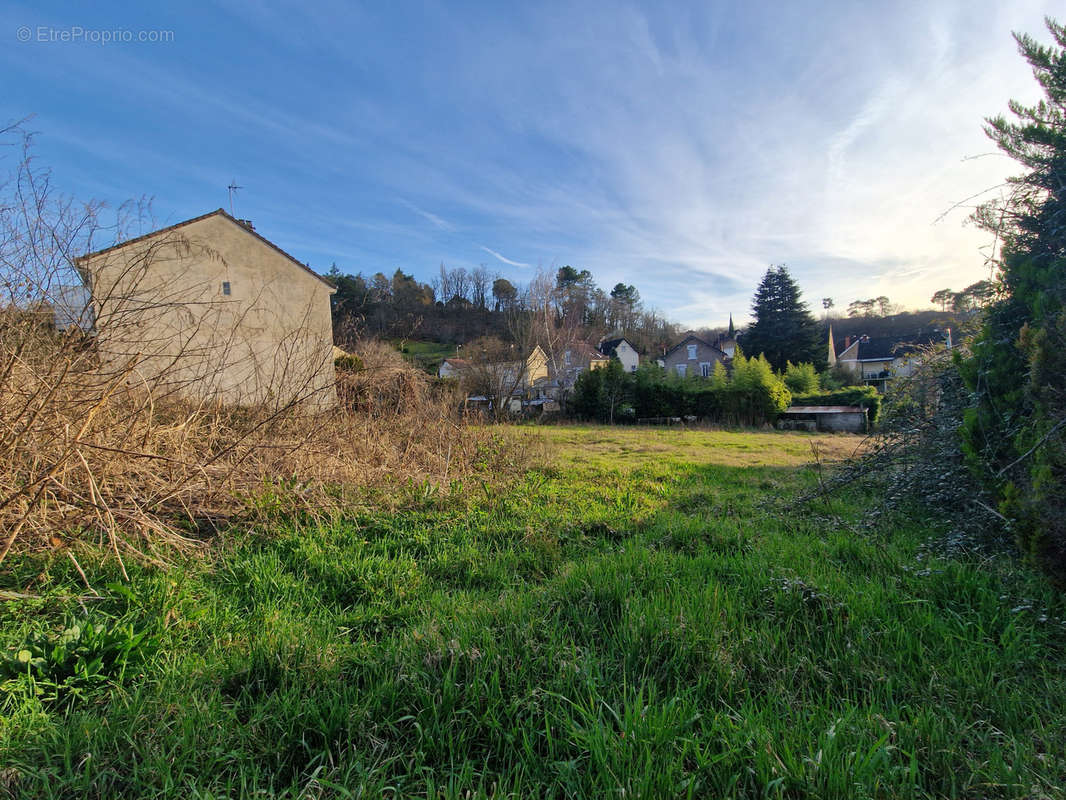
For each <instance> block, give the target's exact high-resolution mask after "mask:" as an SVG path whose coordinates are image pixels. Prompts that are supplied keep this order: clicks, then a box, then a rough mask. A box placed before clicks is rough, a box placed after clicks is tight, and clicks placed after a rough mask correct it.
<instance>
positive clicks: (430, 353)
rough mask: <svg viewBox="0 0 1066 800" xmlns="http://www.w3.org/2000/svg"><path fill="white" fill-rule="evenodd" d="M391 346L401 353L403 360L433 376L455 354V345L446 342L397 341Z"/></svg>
mask: <svg viewBox="0 0 1066 800" xmlns="http://www.w3.org/2000/svg"><path fill="white" fill-rule="evenodd" d="M393 344H394V345H395V347H396V349H397V350H399V351H400V352H401V353H403V356H404V358H406V359H407V360H408V361H410V362H411V363H412V364H414V365H416V366H418V367H420V368H422V369H424V370H426V371H427V372H431V373H433V374H434V375H436V374H437V369H438V368H439V367H440V365H441V362H442V361H444V359H446V358H449V357H451V356H454V355H455V352H456V351H455V345H454V344H449V343H448V342H415V341H410V340H408V339H398V340H396V341H395V342H393Z"/></svg>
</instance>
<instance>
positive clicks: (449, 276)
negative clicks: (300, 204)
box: [327, 264, 679, 354]
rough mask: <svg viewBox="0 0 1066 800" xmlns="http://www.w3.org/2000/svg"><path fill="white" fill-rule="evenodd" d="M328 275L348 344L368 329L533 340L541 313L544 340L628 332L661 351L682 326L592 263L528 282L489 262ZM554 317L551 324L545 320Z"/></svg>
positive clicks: (442, 337) (647, 350) (643, 346)
mask: <svg viewBox="0 0 1066 800" xmlns="http://www.w3.org/2000/svg"><path fill="white" fill-rule="evenodd" d="M327 276H328V277H329V278H330V280H332V281H333V282H334V283H335V284H336V285H337V292H336V294H335V295H334V296H333V324H334V340H335V341H336V342H337V343H338V344H339V345H341V346H342V347H343V346H345V345H349V344H352V343H354V342H355V341H357V340H359V339H361V338H366V337H379V338H386V339H392V338H411V337H417V338H421V339H429V340H433V341H439V342H451V343H455V344H466V343H468V342H473V341H475V340H479V339H484V338H490V339H497V340H500V341H502V342H505V343H507V344H509V345H510V344H516V345H517V344H525V343H526V342H525V341H524V340H525V339H527V338H528V336H527V335H526V329H528V328H529V327H530V325H532V324H533V320H534V319H536V320H537V321H538V323H539V325H538V327H539V329H540V332H541V336H540V338H538V339H537V340H536V341H535V343H536V344H540V345H542V346H547V345H550V344H551V341H549V340H551V339H559V338H561V339H562V340H564V341H567V342H569V341H584V342H595V341H598V340H599V339H601V338H604V337H607V336H624V337H625V338H627V339H628V340H629V341H630V342H631V343H632V344H633V345H634V346H635V347H636V348H637V349H638V351H640V352H641V353H644V354H657V353H661V352H662V351H663V349H665V348H666V347H669V346H670V345H671V344H673V342H674V341H675V340H676V339H677V337H678V334H679V329H678V326H677V325H676V324H674V323H672V322H670V321H669V320H667V319H666V318H665V317H664V316H662V315H661V314H660V313H658V312H657V311H655V310H654V309H650V308H646V307H645V306H644V303H643V302H642V300H641V297H640V292H639V291H638V290H637V288H636V287H635V286H633V285H630V284H624V283H617V284H615V286H614V287H613V288H612V289H611V290H610V291H606V290H604V289H602V288H600V287H599V286H597V284H596V282H595V280H594V279H593V276H592V273H591V272H589V271H588V270H587V269H581V270H579V269H576V268H574V267H571V266H569V265H567V266H564V267H561V268H559V269H558V270H556V271H555V272H554V273H548V272H543V271H542V272H539V273H538V274H537V275H535V276H534V277H533V278H532V279H531V280H530V281H529V283H527V284H524V285H523V284H516V283H513V282H512V281H511V280H509V279H508V278H506V277H503V276H501V275H500V274H498V273H494V272H491V271H490V270H489V269H487V268H486V267H485V266H484V265H482V266H480V267H478V268H476V269H472V270H467V269H465V268H463V267H458V268H453V269H450V268H448V267H446V266H445V265H444V264H441V265H440V268H439V270H438V274H437V275H436V276H435V277H434V278H433V279H432V280H431V281H430V282H428V283H423V282H420V281H418V280H416V279H415V278H414V276H412V275H409V274H407V273H405V272H403V270H400V269H397V270H396V271H395V272H394V273H393V274H392V276H391V277H390V276H387V275H386V274H385V273H383V272H377V273H374V274H373V275H370V276H365V275H363V274H362V273H357V274H355V275H351V274H347V273H344V272H342V271H341V270H340V269H339V268H338V267H337V266H336V265H335V264H334V265H333V267H332V268H331V270H330V271H329V272H328V273H327ZM549 318H550V325H546V324H544V323H545V322H547V321H548V320H549ZM549 327H550V328H552V329H553V332H551V333H549V331H548V328H549Z"/></svg>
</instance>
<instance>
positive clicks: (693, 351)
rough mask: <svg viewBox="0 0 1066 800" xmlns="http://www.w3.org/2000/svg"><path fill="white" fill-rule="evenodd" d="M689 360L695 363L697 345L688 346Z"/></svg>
mask: <svg viewBox="0 0 1066 800" xmlns="http://www.w3.org/2000/svg"><path fill="white" fill-rule="evenodd" d="M688 358H689V361H695V360H696V345H694V344H690V345H689V346H688Z"/></svg>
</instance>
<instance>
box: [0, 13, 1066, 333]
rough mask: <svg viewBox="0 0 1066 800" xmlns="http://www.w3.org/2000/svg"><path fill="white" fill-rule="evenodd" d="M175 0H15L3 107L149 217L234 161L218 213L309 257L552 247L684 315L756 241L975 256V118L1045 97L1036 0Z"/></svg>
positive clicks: (1, 16) (844, 250) (922, 276)
mask: <svg viewBox="0 0 1066 800" xmlns="http://www.w3.org/2000/svg"><path fill="white" fill-rule="evenodd" d="M195 6H196V4H191V3H182V4H173V5H172V6H171V7H169V8H167V7H165V5H164V4H154V3H143V4H138V5H136V6H130V7H127V6H126V5H125V4H120V3H109V2H100V3H94V4H93V5H92V6H83V7H75V6H74V5H72V4H70V3H67V2H63V3H40V2H34V3H32V4H30V3H24V4H19V3H17V2H16V3H8V4H6V5H5V6H4V8H3V9H0V42H3V46H2V47H0V65H2V70H3V73H2V74H3V75H4V78H5V80H4V84H5V87H4V92H3V94H2V96H0V106H2V107H0V122H10V121H14V120H17V119H22V118H24V117H26V116H29V115H33V117H32V120H31V121H30V122H29V123H28V125H29V127H30V129H32V130H35V131H38V132H39V136H38V137H37V139H36V148H35V149H36V153H37V156H38V158H39V159H40V162H41V163H43V164H46V165H48V166H50V167H51V168H52V169H53V170H54V179H55V181H56V183H57V184H58V185H60V186H61V187H62V188H64V189H65V190H66V191H68V192H70V193H71V194H73V195H75V196H76V197H78V198H79V199H90V198H95V199H99V200H104V201H107V202H108V203H110V204H112V205H118V204H119V203H121V202H123V201H124V200H127V199H129V198H136V197H142V196H149V197H151V198H153V208H154V214H155V218H156V222H158V224H159V225H163V224H170V223H173V222H178V221H180V220H183V219H187V218H190V217H193V216H197V215H199V214H202V213H205V212H207V211H210V210H212V209H215V208H219V207H228V196H227V189H226V187H227V185H228V184H230V183H231V182H233V181H234V180H235V181H236V182H237V183H238V184H239V185H241V186H243V187H244V188H243V189H241V190H239V191H238V192H237V195H236V199H235V201H234V202H235V209H234V210H235V213H236V214H237V216H239V217H245V218H250V219H252V220H253V221H254V223H255V225H256V228H257V230H258V231H260V232H261V233H262V234H263V235H264V236H266V237H267V238H269V239H271V240H272V241H274V242H276V243H277V244H278V245H279V246H281V247H283V248H284V249H286V250H287V251H289V252H291V253H292V254H293V255H295V256H296V257H297V258H299V259H301V260H303V261H307V262H309V263H310V264H311V266H312V267H314V268H316V269H318V270H319V271H321V272H325V271H327V270H328V269H329V267H330V265H331V264H333V263H336V264H337V266H338V268H340V269H341V270H342V271H344V272H352V273H354V272H359V271H362V272H364V273H373V272H377V271H383V272H386V273H389V274H391V273H392V272H393V271H394V270H395V269H397V268H400V269H403V270H404V271H405V272H409V273H413V274H414V275H415V276H416V277H417V278H419V279H420V280H424V281H428V280H429V279H430V278H431V277H432V276H433V275H434V274H435V273H436V271H437V268H438V265H439V264H440V263H441V262H444V263H445V264H447V265H448V266H450V267H460V266H463V267H467V268H470V267H474V266H477V265H478V264H482V263H484V264H486V265H487V266H489V267H490V268H492V269H495V270H498V271H499V272H500V274H502V275H504V276H506V277H508V278H510V279H511V280H512V281H515V282H524V281H527V280H529V278H530V277H532V276H533V274H535V272H536V270H537V269H538V268H544V269H556V268H558V267H560V266H562V265H564V264H571V265H573V266H574V267H577V268H578V269H588V270H590V271H591V272H592V274H593V276H594V277H595V279H596V281H597V282H598V283H599V284H600V285H601V286H603V287H606V288H607V289H609V288H610V287H611V286H613V285H614V284H615V283H617V282H619V281H623V282H625V283H632V284H635V285H636V286H637V288H638V289H639V291H640V293H641V295H642V297H643V298H644V300H645V303H646V304H647V305H649V306H654V307H656V308H658V309H659V310H661V311H662V312H663V313H665V314H666V316H667V317H669V318H671V319H673V320H676V321H679V322H681V323H684V324H686V325H691V326H698V325H718V324H723V323H724V322H725V321H726V319H727V318H728V315H729V314H730V312H732V313H734V315H735V317H736V319H737V321H738V322H741V321H742V320H743V319H744V317H745V315H746V314H747V312H748V311H749V309H750V303H751V296H752V294H753V292H754V289H755V286H756V285H757V283H758V281H759V279H760V278H761V276H762V274H763V273H764V272H765V271H766V268H767V267H768V266H769V265H770V264H777V263H784V264H787V265H788V266H789V267H790V269H791V271H792V274H793V276H794V277H795V278H796V279H797V281H798V282H799V284H800V286H801V287H802V288H803V290H804V293H805V298H806V299H807V300H808V302H809V303H810V304H811V306H812V307H813V308H815V309H816V310H818V311H820V310H821V298H822V297H826V296H828V297H832V298H834V300H835V301H836V305H837V308H838V310H843V309H844V308H845V307H846V306H847V304H848V303H849V302H851V301H852V300H855V299H860V298H866V297H874V296H877V295H887V296H888V297H890V298H891V300H892V301H894V302H896V303H900V304H903V305H905V306H907V307H912V308H917V307H928V306H929V305H930V302H929V298H930V296H931V295H932V294H933V292H934V291H936V290H937V289H942V288H952V289H956V290H958V289H962V288H964V287H965V286H966V285H968V284H970V283H973V282H974V281H977V280H980V279H982V278H986V277H988V267H987V265H986V264H985V261H984V257H985V255H986V252H987V247H988V245H989V243H990V237H989V236H988V235H987V234H986V233H983V232H981V231H979V230H976V229H975V228H974V227H973V226H972V225H967V224H966V219H967V216H968V214H969V212H970V210H972V207H973V205H974V203H975V202H976V201H975V199H974V198H975V196H976V197H977V198H978V199H980V198H990V197H993V196H995V194H996V192H997V191H998V189H997V187H999V186H1000V185H1001V184H1002V182H1003V180H1004V178H1005V177H1006V176H1009V175H1012V174H1015V173H1016V172H1017V171H1018V168H1017V166H1016V165H1015V164H1014V163H1013V162H1011V161H1009V160H1008V159H1006V158H1005V157H1003V156H1000V155H998V154H996V153H995V151H994V147H993V145H992V144H991V143H990V142H989V140H988V139H986V138H985V136H984V134H983V133H982V120H983V118H984V117H987V116H993V115H996V114H999V113H1002V112H1005V111H1006V108H1007V101H1008V100H1009V99H1010V98H1016V99H1020V100H1023V101H1032V100H1035V99H1036V98H1037V97H1038V87H1037V86H1036V83H1035V81H1034V80H1033V78H1032V75H1031V73H1030V72H1029V70H1028V67H1027V65H1026V64H1025V62H1024V61H1023V60H1022V59H1021V57H1020V56H1019V55H1018V54H1017V50H1016V46H1015V43H1014V41H1013V40H1012V38H1011V35H1010V33H1011V31H1012V30H1016V31H1025V32H1028V33H1031V34H1033V35H1035V36H1036V37H1037V38H1038V39H1041V40H1044V41H1046V40H1047V39H1048V37H1047V35H1046V32H1045V30H1044V27H1043V17H1044V16H1045V15H1047V14H1053V13H1054V12H1055V9H1054V8H1053V7H1052V6H1053V3H1052V2H1049V1H1047V0H1032V1H1031V2H1030V1H1029V0H1016V1H1015V2H1011V3H1002V2H997V3H992V2H952V1H950V0H945V1H943V2H941V1H939V0H938V1H937V2H884V3H853V2H823V3H788V4H786V3H759V2H755V3H747V4H744V5H743V7H741V4H739V3H725V2H691V3H658V2H656V3H650V2H649V3H623V2H618V3H613V2H612V3H607V2H588V3H581V4H574V3H552V2H531V3H498V2H492V3H447V4H444V3H439V4H434V3H425V4H415V3H380V2H376V3H362V4H358V5H357V4H352V3H347V2H337V3H332V2H316V3H313V4H305V3H303V2H299V3H297V2H292V3H286V2H281V3H274V2H268V3H263V4H245V3H238V2H223V3H221V4H218V5H212V6H210V7H208V6H204V7H203V8H197V7H195ZM78 31H81V32H80V33H78ZM146 32H147V34H148V35H147V36H145V35H144V34H145V33H146ZM159 32H163V33H162V34H159ZM109 35H110V36H111V38H113V39H115V40H114V41H109V42H108V41H104V39H105V38H107V37H108V36H109ZM64 36H66V39H67V40H66V41H64ZM142 37H143V38H146V39H148V40H147V41H139V39H140V38H142ZM26 39H28V41H23V40H26ZM158 39H164V41H158ZM12 157H13V154H12V153H11V152H10V151H8V152H7V153H3V154H0V158H4V159H5V160H7V161H8V162H10V159H11V158H12Z"/></svg>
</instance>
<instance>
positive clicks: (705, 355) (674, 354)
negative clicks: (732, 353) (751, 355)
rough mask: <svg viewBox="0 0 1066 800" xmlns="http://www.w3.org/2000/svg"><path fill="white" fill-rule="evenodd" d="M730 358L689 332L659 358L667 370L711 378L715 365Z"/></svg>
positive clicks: (682, 374)
mask: <svg viewBox="0 0 1066 800" xmlns="http://www.w3.org/2000/svg"><path fill="white" fill-rule="evenodd" d="M728 359H729V356H727V355H726V354H725V353H724V352H723V351H721V350H719V349H718V348H717V347H715V346H714V345H713V344H710V343H709V342H705V341H704V340H703V339H701V338H699V337H698V336H694V335H693V334H689V335H688V336H686V337H685V338H684V339H682V340H681V341H680V342H678V343H677V344H675V345H674V346H673V347H671V348H670V349H669V350H667V351H666V352H665V353H664V354H663V356H662V358H660V359H659V364H660V365H661V366H662V367H663V368H664V369H666V371H667V372H672V373H676V374H677V375H679V376H681V377H682V378H684V377H686V376H692V375H696V376H698V377H702V378H709V377H710V376H711V373H712V372H714V365H715V364H716V363H718V362H721V363H723V364H724V363H726V362H727V360H728Z"/></svg>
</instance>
